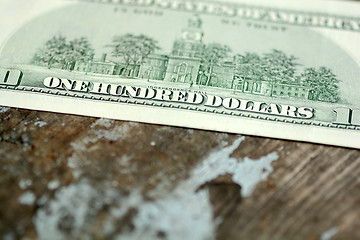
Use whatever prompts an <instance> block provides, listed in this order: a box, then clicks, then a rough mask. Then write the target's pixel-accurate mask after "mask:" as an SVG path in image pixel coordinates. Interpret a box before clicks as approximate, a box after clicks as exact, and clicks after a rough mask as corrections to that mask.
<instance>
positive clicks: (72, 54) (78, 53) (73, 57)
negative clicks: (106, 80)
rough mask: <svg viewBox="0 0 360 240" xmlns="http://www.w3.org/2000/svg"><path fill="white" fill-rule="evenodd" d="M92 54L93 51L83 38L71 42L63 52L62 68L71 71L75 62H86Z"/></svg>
mask: <svg viewBox="0 0 360 240" xmlns="http://www.w3.org/2000/svg"><path fill="white" fill-rule="evenodd" d="M93 54H94V49H93V48H92V47H91V45H90V43H89V41H88V40H87V38H85V37H81V38H76V39H74V40H71V41H70V42H69V43H68V44H67V46H66V50H65V52H64V63H63V64H64V66H63V67H64V68H66V69H70V70H72V69H73V67H74V65H75V62H76V61H79V60H82V61H84V60H87V59H89V58H90V57H91V56H93Z"/></svg>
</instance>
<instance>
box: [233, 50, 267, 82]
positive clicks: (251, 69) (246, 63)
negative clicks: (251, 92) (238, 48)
mask: <svg viewBox="0 0 360 240" xmlns="http://www.w3.org/2000/svg"><path fill="white" fill-rule="evenodd" d="M262 71H263V70H262V68H261V57H260V56H259V55H258V54H256V53H250V52H246V53H245V55H241V54H238V55H236V56H235V77H236V79H238V81H239V82H238V83H237V84H241V85H242V87H241V88H242V89H244V84H245V80H246V79H256V78H257V77H259V76H261V75H262ZM231 85H232V86H231V87H232V88H234V87H235V79H233V81H232V84H231Z"/></svg>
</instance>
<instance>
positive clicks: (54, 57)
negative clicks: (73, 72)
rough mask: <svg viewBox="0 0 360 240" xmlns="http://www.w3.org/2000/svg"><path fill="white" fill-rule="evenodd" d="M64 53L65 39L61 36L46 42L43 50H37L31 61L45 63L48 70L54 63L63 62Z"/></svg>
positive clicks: (65, 48) (65, 49)
mask: <svg viewBox="0 0 360 240" xmlns="http://www.w3.org/2000/svg"><path fill="white" fill-rule="evenodd" d="M66 51H67V44H66V38H65V37H63V36H61V35H59V36H54V37H52V38H51V39H49V40H48V41H46V43H45V47H44V48H41V49H39V50H38V51H37V52H36V53H35V55H34V57H33V61H37V62H43V63H46V64H47V67H48V68H49V69H50V68H51V66H52V65H53V64H54V63H60V62H62V61H64V54H65V52H66Z"/></svg>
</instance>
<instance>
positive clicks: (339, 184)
mask: <svg viewBox="0 0 360 240" xmlns="http://www.w3.org/2000/svg"><path fill="white" fill-rule="evenodd" d="M0 112H1V113H0V119H1V122H0V137H1V142H0V238H1V239H4V238H5V237H8V238H9V239H12V238H13V239H21V238H25V237H26V238H28V239H36V238H38V237H39V236H40V237H41V236H42V237H43V238H44V236H45V235H44V231H45V230H44V228H42V226H51V224H50V223H51V221H55V224H53V226H56V231H55V233H56V232H57V233H59V234H60V233H61V234H63V235H62V236H66V238H68V239H84V238H85V237H89V238H93V239H104V238H106V239H115V238H116V237H121V236H124V239H151V238H150V232H151V231H150V230H149V231H146V228H144V229H145V230H144V229H143V230H142V233H141V234H140V235H139V234H138V235H137V236H138V237H137V238H130V237H129V238H127V237H126V236H131V233H132V232H135V231H137V230H138V229H136V228H138V227H139V226H140V225H139V224H138V223H136V221H137V222H139V221H140V220H138V218H139V214H140V213H141V212H142V211H143V210H141V209H144V206H145V205H146V206H147V205H148V204H152V203H154V202H157V201H158V202H157V203H159V199H165V200H164V201H162V204H163V205H161V206H166V204H165V203H166V201H167V200H166V199H170V198H168V197H167V196H170V195H171V194H173V195H172V196H177V195H176V194H175V195H174V193H173V192H174V191H175V192H176V191H179V192H181V191H183V192H184V191H188V192H187V194H188V195H190V196H186V197H189V199H191V195H194V196H198V195H199V192H202V193H206V194H207V195H204V196H207V198H208V201H209V202H210V203H211V209H212V212H213V216H212V218H213V219H214V222H215V223H214V233H213V234H212V235H213V237H214V238H215V237H216V238H217V239H247V240H248V239H286V240H288V239H309V240H310V239H314V240H315V239H329V238H330V237H332V238H331V239H360V220H359V219H360V177H359V176H360V151H359V150H354V149H346V148H340V147H330V146H323V145H317V144H310V143H299V142H292V141H283V140H276V139H269V138H261V137H251V136H246V137H245V139H244V140H243V141H242V142H241V143H240V145H239V146H238V147H236V146H235V147H236V148H235V150H234V151H230V150H229V151H230V153H229V154H230V156H228V155H229V154H228V155H226V154H225V153H224V154H223V155H224V159H225V160H226V159H235V160H236V161H238V162H239V163H241V161H244V159H245V158H246V157H248V158H250V159H253V160H251V161H252V162H253V161H255V163H256V161H260V160H257V159H261V158H262V157H264V156H267V155H269V154H271V153H273V154H275V155H277V156H278V157H277V160H276V161H273V162H272V163H271V166H272V167H273V171H270V172H269V173H270V174H269V175H268V176H267V177H266V178H265V179H264V180H262V181H259V182H258V183H257V184H256V188H255V190H254V191H252V192H251V194H250V195H249V196H246V197H244V196H243V197H242V196H240V189H241V188H244V186H240V185H241V184H240V185H239V183H237V182H236V181H234V180H233V178H232V175H233V174H234V173H225V174H218V175H217V176H215V177H212V178H211V179H207V180H206V181H205V182H201V181H200V182H199V184H200V185H201V186H196V189H195V190H191V188H190V187H189V186H192V185H191V184H192V182H191V181H194V182H196V181H197V180H196V179H197V177H199V178H200V177H201V176H200V175H201V174H199V176H191V174H192V170H193V169H195V168H197V166H201V163H202V162H203V161H204V159H207V158H209V159H211V156H210V155H211V154H214V152H215V153H216V154H218V155H216V156H215V157H213V158H214V159H215V158H216V159H219V158H221V156H222V155H221V154H222V152H221V151H222V150H223V149H225V150H226V149H228V148H229V146H233V145H234V142H235V141H237V140H238V139H239V135H235V134H226V133H217V132H210V131H202V130H191V129H184V128H176V127H167V126H157V125H150V124H140V123H129V122H123V121H114V120H104V119H96V118H89V117H80V116H72V115H63V114H54V113H46V112H37V111H29V110H19V109H8V108H1V111H0ZM225 150H224V151H225ZM209 156H210V157H209ZM219 156H220V157H219ZM229 161H230V160H229ZM210 162H211V161H210ZM264 171H266V169H264ZM188 179H192V180H188ZM85 183H86V184H85ZM180 183H181V184H183V185H181V184H180ZM179 185H180V187H179ZM71 189H74V191H73V192H72V190H71ZM84 189H85V190H84ZM179 189H180V190H181V189H182V190H181V191H180V190H179ZM189 189H190V190H189ZM108 190H111V191H112V192H111V193H108ZM134 191H136V192H137V193H138V194H139V196H140V197H138V198H136V199H139V198H141V199H142V200H141V201H140V200H136V199H135V200H131V199H132V198H131V199H130V198H127V196H132V194H133V195H134ZM77 194H78V195H77ZM179 194H180V193H179ZM180 195H181V194H180ZM180 195H179V196H180ZM109 196H110V197H109ZM134 196H135V195H134ZM181 196H184V194H183V195H181ZM199 196H200V195H199ZM179 198H180V197H179ZM104 199H105V200H104ZM122 199H123V200H122ZM129 199H130V200H129ZM176 199H177V197H174V198H171V201H173V202H174V201H175V202H176V201H177V200H176ZM186 199H187V198H186ZM125 201H127V202H126V203H125ZM164 202H165V203H164ZM171 203H172V202H170V204H171ZM126 204H127V205H129V206H130V207H127V208H124V206H125V205H126ZM85 205H86V206H85ZM155 205H156V204H155ZM158 205H159V204H158ZM156 206H157V205H156ZM181 206H182V205H179V206H176V204H174V208H177V207H180V208H181ZM185 206H186V205H185ZM189 206H190V201H189ZM194 206H195V208H196V206H197V205H196V203H195V205H194ZM114 207H119V208H121V207H123V208H122V209H126V211H125V212H124V213H118V214H117V215H116V214H114V209H115V208H114ZM195 208H194V211H195V210H197V209H195ZM80 209H84V211H83V212H81V211H80ZM160 209H162V208H160ZM164 209H165V208H164ZM170 209H171V208H170ZM190 210H191V208H190ZM72 211H73V213H72ZM77 211H80V212H81V214H80V213H76V212H77ZM159 211H160V213H161V211H162V210H159ZM184 211H186V210H184ZM175 213H176V214H178V213H181V211H179V212H175ZM162 214H163V215H160V216H163V218H159V217H158V218H154V224H155V221H156V222H157V223H158V222H159V221H160V220H161V219H168V218H167V217H168V216H167V214H170V213H169V212H168V211H166V209H165V210H164V211H163V213H162ZM204 214H205V212H204ZM140 215H141V214H140ZM180 217H181V216H179V218H180ZM197 217H198V218H199V221H201V218H202V216H201V215H199V216H197ZM80 218H81V219H80ZM79 219H80V220H81V221H80V220H79ZM109 219H110V220H111V221H112V224H110V225H111V226H110V225H109V226H110V227H106V226H107V224H108V221H110V220H109ZM169 219H170V220H171V218H169ZM170 220H169V221H170ZM46 221H48V222H46ZM192 221H194V222H196V221H197V220H196V218H195V219H192ZM174 222H175V221H174ZM205 222H206V221H205ZM150 223H151V221H150ZM183 223H184V225H186V219H185V220H184V222H183ZM46 224H50V225H46ZM172 224H178V225H179V223H172V222H169V225H172ZM180 225H181V224H180ZM199 226H201V225H199ZM148 228H151V224H150V225H149V226H148ZM154 229H155V230H156V229H157V230H156V231H157V232H156V236H155V237H153V238H155V239H171V238H173V235H171V233H170V232H167V230H169V229H170V230H169V231H171V227H166V226H164V227H157V228H154ZM159 229H162V230H159ZM180 229H181V228H180ZM329 229H332V233H330V232H331V231H330V232H328V234H326V231H327V230H329ZM48 231H49V232H51V231H52V230H51V229H50V228H49V229H48ZM189 231H193V232H196V231H200V229H199V227H198V225H194V228H193V229H189ZM324 232H325V234H324ZM176 234H177V235H176V236H181V234H182V233H181V232H180V233H179V232H177V233H176ZM59 236H60V235H59ZM184 236H189V235H186V234H185V233H184ZM191 236H200V237H201V236H203V235H201V234H200V235H196V234H195V235H191ZM54 239H56V236H54ZM183 239H186V238H185V237H184V238H183ZM208 239H211V237H210V238H208Z"/></svg>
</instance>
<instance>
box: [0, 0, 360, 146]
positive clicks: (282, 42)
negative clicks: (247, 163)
mask: <svg viewBox="0 0 360 240" xmlns="http://www.w3.org/2000/svg"><path fill="white" fill-rule="evenodd" d="M359 13H360V5H359V4H357V3H354V2H346V3H344V2H336V1H327V2H324V1H315V2H314V1H312V2H308V1H301V2H294V1H286V2H284V1H271V2H269V1H256V2H254V1H251V2H246V1H238V2H224V1H222V2H217V1H202V0H200V1H188V0H183V1H178V0H176V1H173V0H171V1H170V0H88V1H66V0H62V1H61V0H58V1H49V0H36V1H35V0H33V1H29V0H26V1H24V0H16V1H14V0H11V1H10V0H5V1H2V2H1V3H0V44H1V48H0V104H1V105H5V106H13V107H21V108H28V109H35V110H45V111H52V112H60V113H71V114H79V115H87V116H97V117H106V118H114V119H122V120H130V121H138V122H147V123H156V124H166V125H173V126H182V127H191V128H198V129H208V130H215V131H225V132H233V133H241V134H250V135H258V136H267V137H273V138H281V139H291V140H299V141H308V142H316V143H324V144H330V145H339V146H346V147H354V148H360V14H359Z"/></svg>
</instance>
